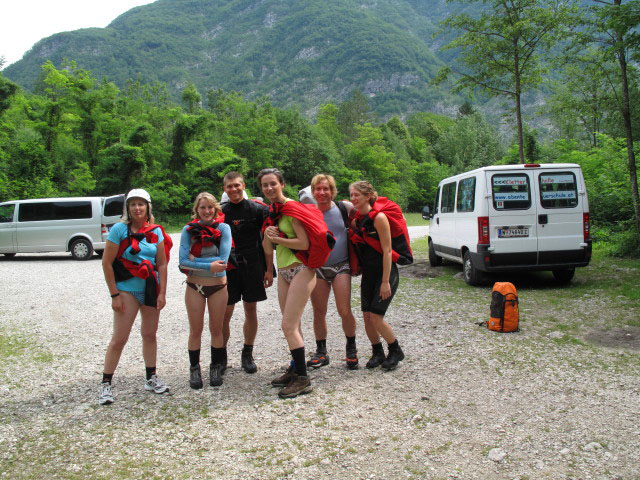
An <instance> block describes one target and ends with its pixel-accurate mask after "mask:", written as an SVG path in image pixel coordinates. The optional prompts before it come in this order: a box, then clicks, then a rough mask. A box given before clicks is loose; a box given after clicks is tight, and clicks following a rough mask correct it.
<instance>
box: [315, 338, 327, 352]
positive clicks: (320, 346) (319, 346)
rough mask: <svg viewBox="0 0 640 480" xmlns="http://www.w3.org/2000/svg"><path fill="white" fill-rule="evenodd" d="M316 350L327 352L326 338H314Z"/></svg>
mask: <svg viewBox="0 0 640 480" xmlns="http://www.w3.org/2000/svg"><path fill="white" fill-rule="evenodd" d="M316 351H318V352H324V353H327V339H326V338H325V339H324V340H316Z"/></svg>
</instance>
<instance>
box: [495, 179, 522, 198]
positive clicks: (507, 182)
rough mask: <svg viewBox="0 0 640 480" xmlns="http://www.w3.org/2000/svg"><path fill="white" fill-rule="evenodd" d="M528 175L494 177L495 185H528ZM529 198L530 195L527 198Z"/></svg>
mask: <svg viewBox="0 0 640 480" xmlns="http://www.w3.org/2000/svg"><path fill="white" fill-rule="evenodd" d="M526 184H527V177H524V176H517V177H493V186H494V187H503V186H511V185H526ZM525 200H528V197H527V198H526V199H525Z"/></svg>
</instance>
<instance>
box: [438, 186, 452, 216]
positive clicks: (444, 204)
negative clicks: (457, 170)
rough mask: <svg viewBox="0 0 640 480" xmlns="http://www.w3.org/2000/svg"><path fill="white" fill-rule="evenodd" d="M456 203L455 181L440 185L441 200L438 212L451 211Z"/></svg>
mask: <svg viewBox="0 0 640 480" xmlns="http://www.w3.org/2000/svg"><path fill="white" fill-rule="evenodd" d="M455 204H456V182H451V183H447V184H446V185H443V186H442V200H441V201H440V213H453V207H455Z"/></svg>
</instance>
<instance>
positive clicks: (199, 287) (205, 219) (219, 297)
mask: <svg viewBox="0 0 640 480" xmlns="http://www.w3.org/2000/svg"><path fill="white" fill-rule="evenodd" d="M221 211H222V210H221V209H220V205H219V204H218V201H217V200H216V199H215V197H214V196H213V195H211V194H210V193H208V192H202V193H199V194H198V195H197V196H196V199H195V202H194V203H193V216H192V221H191V222H189V223H187V225H185V227H184V228H183V229H182V234H181V235H180V255H179V262H180V268H181V269H182V270H183V271H185V273H186V274H187V288H186V290H185V294H184V303H185V305H186V307H187V316H188V317H189V341H188V350H189V386H190V387H191V388H194V389H199V388H202V371H201V369H200V345H201V341H202V330H203V329H204V312H205V307H207V308H208V310H209V332H210V333H211V364H210V365H209V385H211V386H212V387H219V386H220V385H222V375H223V374H224V370H225V365H226V363H227V349H226V348H225V346H224V338H223V335H222V324H223V321H224V309H225V307H226V305H227V288H226V287H227V276H226V272H225V270H226V268H227V260H228V258H229V253H230V252H231V229H230V228H229V225H227V224H225V223H219V221H218V220H217V218H218V216H219V215H220V213H221Z"/></svg>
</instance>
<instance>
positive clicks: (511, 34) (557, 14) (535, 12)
mask: <svg viewBox="0 0 640 480" xmlns="http://www.w3.org/2000/svg"><path fill="white" fill-rule="evenodd" d="M462 3H468V4H472V5H476V6H479V4H482V5H485V6H486V7H485V8H484V9H482V10H481V11H480V13H478V14H477V15H475V16H472V15H469V14H467V13H462V14H458V15H453V16H450V17H449V18H447V19H446V20H445V21H444V22H443V26H444V27H445V28H451V29H453V30H455V31H462V32H463V33H462V35H460V36H458V37H456V38H455V39H454V40H452V41H451V42H450V43H449V44H447V45H446V47H445V48H456V49H460V52H461V53H460V57H459V58H460V60H461V61H462V63H463V64H464V65H465V67H466V70H458V71H456V72H455V73H456V76H457V80H456V83H455V89H456V90H461V89H468V90H470V91H473V90H476V89H478V88H480V89H482V90H484V91H485V92H487V93H488V94H489V95H491V96H506V97H508V98H510V99H511V100H512V101H513V107H514V113H515V119H516V136H517V138H518V146H519V158H520V163H524V162H525V155H524V137H523V122H522V95H523V94H524V93H525V92H527V91H529V90H532V89H534V88H536V87H537V86H538V85H539V84H540V82H541V81H542V77H543V73H544V71H545V69H544V67H543V65H542V62H541V60H540V55H541V54H543V53H545V52H548V51H549V49H550V48H551V47H552V46H554V45H555V44H556V41H557V40H558V37H559V35H560V34H561V30H560V29H559V26H561V25H563V24H568V23H569V22H570V20H571V15H570V14H571V13H572V12H574V11H575V8H576V7H575V2H574V0H462ZM451 72H452V70H451V69H450V68H448V67H446V68H444V69H442V70H441V72H440V74H439V76H438V79H439V80H440V81H441V80H444V79H445V78H446V77H447V76H448V75H449V74H450V73H451Z"/></svg>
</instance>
